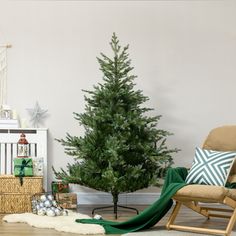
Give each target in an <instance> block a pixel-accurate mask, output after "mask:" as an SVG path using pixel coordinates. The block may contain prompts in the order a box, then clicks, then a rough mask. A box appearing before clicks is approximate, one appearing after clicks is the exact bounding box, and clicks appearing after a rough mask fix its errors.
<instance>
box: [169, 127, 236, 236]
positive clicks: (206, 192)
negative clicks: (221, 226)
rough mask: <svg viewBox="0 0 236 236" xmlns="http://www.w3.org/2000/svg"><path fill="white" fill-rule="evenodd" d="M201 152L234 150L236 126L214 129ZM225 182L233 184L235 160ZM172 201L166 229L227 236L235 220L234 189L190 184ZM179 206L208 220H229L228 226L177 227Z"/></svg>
mask: <svg viewBox="0 0 236 236" xmlns="http://www.w3.org/2000/svg"><path fill="white" fill-rule="evenodd" d="M203 149H208V150H216V151H236V125H235V126H222V127H218V128H215V129H213V130H212V131H211V132H210V133H209V135H208V137H207V139H206V140H205V142H204V144H203ZM228 182H229V183H234V182H236V161H234V164H233V167H232V169H231V172H230V175H229V177H228ZM173 199H174V200H175V201H176V205H175V207H174V210H173V212H172V214H171V216H170V218H169V220H168V222H167V224H166V227H167V229H168V230H171V229H175V230H182V231H191V232H198V233H205V234H214V235H226V236H228V235H230V233H231V231H232V229H233V227H234V225H235V221H236V189H229V188H226V187H223V186H213V185H198V184H192V185H187V186H185V187H183V188H182V189H180V190H179V191H177V193H176V194H175V195H174V197H173ZM199 202H200V203H206V204H207V207H206V206H204V205H205V204H199ZM210 203H220V204H223V205H226V206H228V207H227V208H222V207H218V204H213V207H208V206H209V205H210ZM182 205H184V206H186V207H188V208H190V209H192V210H193V211H195V212H198V213H199V214H201V215H203V216H205V217H206V218H207V219H210V218H211V217H219V218H229V222H228V225H227V227H226V229H225V230H218V229H206V228H198V227H190V226H182V225H176V224H174V221H175V219H176V216H177V214H178V212H179V210H180V208H181V206H182Z"/></svg>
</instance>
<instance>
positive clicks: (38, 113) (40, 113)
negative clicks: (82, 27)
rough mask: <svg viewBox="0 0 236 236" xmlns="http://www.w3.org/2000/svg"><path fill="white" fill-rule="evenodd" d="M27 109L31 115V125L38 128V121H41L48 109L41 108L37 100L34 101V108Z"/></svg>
mask: <svg viewBox="0 0 236 236" xmlns="http://www.w3.org/2000/svg"><path fill="white" fill-rule="evenodd" d="M27 110H28V112H29V114H30V116H31V119H30V122H31V123H32V125H33V127H34V128H38V127H39V123H42V119H43V118H45V117H46V116H47V114H46V113H47V111H48V110H44V109H41V107H40V106H39V103H38V102H36V104H35V106H34V108H28V109H27Z"/></svg>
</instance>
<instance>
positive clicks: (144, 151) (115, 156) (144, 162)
mask: <svg viewBox="0 0 236 236" xmlns="http://www.w3.org/2000/svg"><path fill="white" fill-rule="evenodd" d="M110 46H111V49H112V52H113V56H112V57H111V58H110V57H108V56H106V55H104V54H103V53H101V56H100V57H99V58H97V60H98V62H99V64H100V70H101V71H102V73H103V75H104V76H103V83H99V84H98V85H97V86H94V87H93V91H88V90H86V91H84V92H85V93H86V94H87V96H85V104H86V106H85V112H84V113H80V114H79V113H74V115H75V119H76V120H78V121H79V123H80V125H82V126H83V127H84V129H85V134H84V136H80V137H77V136H71V135H70V134H68V133H67V135H66V138H65V139H59V140H58V141H59V142H61V144H62V145H63V146H65V152H66V153H67V154H68V155H71V156H73V157H74V158H75V163H74V164H68V166H67V167H68V171H65V170H63V169H61V171H55V169H54V173H55V175H56V177H57V178H58V179H62V180H64V181H67V182H70V183H78V184H80V185H84V186H87V187H91V188H93V189H96V190H101V191H105V192H109V193H111V194H112V196H113V203H114V207H115V208H114V209H115V210H117V202H118V196H119V194H120V193H127V192H133V191H136V190H139V189H142V188H146V187H148V186H150V185H154V184H157V183H158V181H159V179H160V178H161V177H162V176H163V175H164V174H165V171H166V170H167V168H168V167H169V166H170V165H171V164H172V162H173V161H172V157H171V154H172V153H173V152H176V151H177V149H168V148H167V145H166V137H167V136H168V135H170V133H169V132H167V131H164V130H161V129H157V124H158V121H159V119H160V117H161V116H148V115H146V114H147V112H149V111H151V110H153V109H151V108H147V107H145V106H144V103H145V102H146V101H147V100H148V99H149V98H148V97H147V96H144V95H143V92H142V91H141V90H138V89H136V90H135V84H134V80H135V78H136V76H135V75H132V74H131V71H132V70H133V67H131V60H130V59H129V54H128V46H126V47H121V46H120V45H119V40H118V38H117V37H116V35H115V34H113V36H112V39H111V43H110Z"/></svg>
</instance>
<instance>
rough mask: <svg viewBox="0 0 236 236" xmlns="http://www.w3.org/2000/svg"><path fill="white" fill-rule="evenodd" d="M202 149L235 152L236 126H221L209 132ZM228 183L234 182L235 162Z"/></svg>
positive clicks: (235, 173) (235, 176)
mask: <svg viewBox="0 0 236 236" xmlns="http://www.w3.org/2000/svg"><path fill="white" fill-rule="evenodd" d="M203 148H204V149H208V150H215V151H236V125H227V126H221V127H218V128H215V129H213V130H211V131H210V133H209V134H208V136H207V138H206V140H205V142H204V144H203ZM228 181H229V182H236V160H235V161H234V164H233V167H232V169H231V172H230V175H229V178H228Z"/></svg>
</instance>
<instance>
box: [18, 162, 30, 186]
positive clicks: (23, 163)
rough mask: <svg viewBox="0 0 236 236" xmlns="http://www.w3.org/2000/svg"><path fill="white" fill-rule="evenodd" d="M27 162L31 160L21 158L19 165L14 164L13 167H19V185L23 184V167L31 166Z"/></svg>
mask: <svg viewBox="0 0 236 236" xmlns="http://www.w3.org/2000/svg"><path fill="white" fill-rule="evenodd" d="M29 162H31V160H27V161H26V160H25V159H23V160H22V162H21V165H15V168H20V172H19V178H20V185H21V186H22V185H23V177H24V176H25V168H26V167H29V168H33V166H32V165H29Z"/></svg>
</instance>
